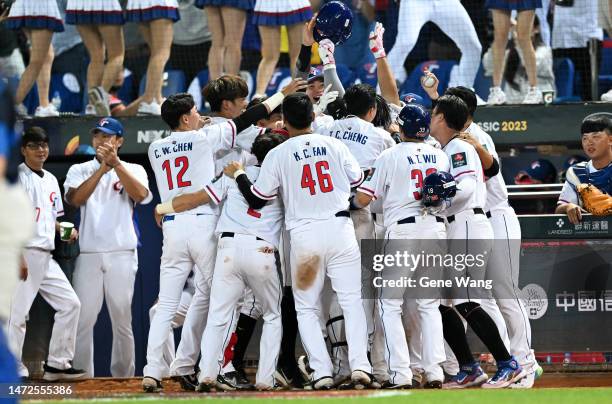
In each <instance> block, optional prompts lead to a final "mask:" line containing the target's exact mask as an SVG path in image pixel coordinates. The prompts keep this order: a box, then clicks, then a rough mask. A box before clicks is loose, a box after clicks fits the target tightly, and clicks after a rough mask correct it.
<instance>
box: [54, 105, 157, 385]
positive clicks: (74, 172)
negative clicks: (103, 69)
mask: <svg viewBox="0 0 612 404" xmlns="http://www.w3.org/2000/svg"><path fill="white" fill-rule="evenodd" d="M91 134H92V146H93V148H94V150H95V151H96V156H95V157H94V159H92V160H91V161H88V162H85V163H81V164H75V165H73V166H72V167H70V169H69V170H68V174H67V175H66V182H65V183H64V191H65V193H66V194H65V197H66V202H68V203H69V204H70V205H72V206H75V207H80V208H81V223H80V226H79V232H80V239H79V247H80V250H81V254H80V256H79V257H78V258H77V261H76V268H75V272H74V275H73V285H74V290H75V291H76V293H77V295H78V296H79V299H80V300H81V317H80V318H79V325H78V331H77V344H76V351H75V356H74V363H75V366H76V364H77V363H78V366H79V367H81V368H83V369H85V371H86V372H87V376H89V377H93V376H94V367H93V362H94V361H93V358H94V354H93V330H94V325H95V324H96V320H97V318H98V314H99V313H100V309H101V308H102V301H103V300H104V299H106V307H107V308H108V312H109V315H110V319H111V324H112V330H113V347H112V356H111V367H110V371H111V374H112V376H113V377H132V376H134V366H135V365H134V361H135V360H134V335H133V333H132V296H133V294H134V280H135V279H136V271H137V270H138V255H137V250H136V249H137V247H138V232H137V229H136V227H135V223H134V221H133V215H134V207H135V205H136V204H137V203H140V204H146V203H149V202H151V200H152V199H153V194H152V193H151V191H150V190H149V180H148V178H147V173H146V171H145V169H144V168H143V167H142V166H141V165H138V164H132V163H127V162H124V161H122V160H121V159H120V158H119V156H118V152H119V149H120V148H121V145H122V144H123V140H124V139H123V136H124V133H123V126H122V125H121V123H120V122H119V121H118V120H116V119H113V118H110V117H107V118H102V119H100V120H99V121H98V123H97V125H96V127H95V128H93V129H92V130H91Z"/></svg>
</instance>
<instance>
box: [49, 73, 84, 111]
mask: <svg viewBox="0 0 612 404" xmlns="http://www.w3.org/2000/svg"><path fill="white" fill-rule="evenodd" d="M56 95H57V96H59V97H60V99H61V100H62V103H61V105H60V108H59V110H60V112H73V113H75V114H80V113H81V112H83V110H84V108H85V103H84V100H85V99H84V89H82V88H81V86H80V84H79V81H78V79H77V78H76V76H75V75H74V74H72V73H59V74H53V75H51V86H50V87H49V96H50V98H51V99H53V97H55V96H56Z"/></svg>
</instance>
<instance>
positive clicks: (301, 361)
mask: <svg viewBox="0 0 612 404" xmlns="http://www.w3.org/2000/svg"><path fill="white" fill-rule="evenodd" d="M297 363H298V369H299V370H300V373H301V374H302V377H303V378H304V380H312V374H313V373H314V370H312V368H311V367H310V363H309V362H308V356H306V355H302V356H300V357H299V358H298V360H297Z"/></svg>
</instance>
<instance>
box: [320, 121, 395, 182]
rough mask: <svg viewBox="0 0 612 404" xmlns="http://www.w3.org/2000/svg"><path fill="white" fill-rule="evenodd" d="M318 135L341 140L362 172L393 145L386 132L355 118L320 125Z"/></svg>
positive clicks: (393, 142)
mask: <svg viewBox="0 0 612 404" xmlns="http://www.w3.org/2000/svg"><path fill="white" fill-rule="evenodd" d="M318 133H321V134H322V135H327V136H331V137H335V138H336V139H339V140H341V141H342V142H343V143H344V144H345V145H346V146H347V147H348V148H349V150H350V151H351V153H352V154H353V156H354V157H355V159H357V162H358V163H359V166H360V167H361V169H362V170H368V169H369V168H370V167H372V166H373V165H374V161H376V158H377V157H378V156H380V153H382V152H383V151H384V150H386V149H388V148H390V147H393V146H394V145H395V141H394V140H393V138H392V137H391V135H390V134H389V133H388V132H387V131H385V130H384V129H380V128H377V127H375V126H374V125H372V123H370V122H367V121H364V120H363V119H361V118H357V117H356V116H350V117H348V118H344V119H339V120H337V121H333V123H332V124H328V125H325V126H323V125H321V126H319V127H318Z"/></svg>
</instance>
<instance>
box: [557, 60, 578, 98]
mask: <svg viewBox="0 0 612 404" xmlns="http://www.w3.org/2000/svg"><path fill="white" fill-rule="evenodd" d="M553 71H554V73H555V85H556V86H557V96H556V98H555V102H556V103H560V102H576V101H580V97H578V96H576V95H574V77H575V70H574V62H572V60H571V59H569V58H560V59H555V60H554V62H553Z"/></svg>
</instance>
